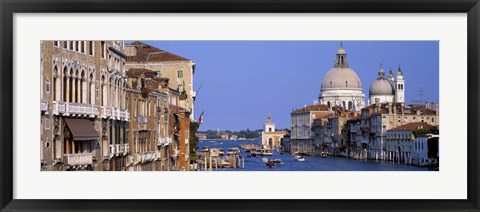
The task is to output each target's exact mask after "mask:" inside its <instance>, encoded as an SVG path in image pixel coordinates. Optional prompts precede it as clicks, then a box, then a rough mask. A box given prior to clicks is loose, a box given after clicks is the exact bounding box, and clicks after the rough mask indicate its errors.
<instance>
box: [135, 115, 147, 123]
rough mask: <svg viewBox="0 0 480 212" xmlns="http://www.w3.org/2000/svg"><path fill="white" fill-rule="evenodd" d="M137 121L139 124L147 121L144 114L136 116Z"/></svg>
mask: <svg viewBox="0 0 480 212" xmlns="http://www.w3.org/2000/svg"><path fill="white" fill-rule="evenodd" d="M137 122H138V123H139V124H146V123H147V117H146V116H138V117H137Z"/></svg>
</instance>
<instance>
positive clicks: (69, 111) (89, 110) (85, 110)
mask: <svg viewBox="0 0 480 212" xmlns="http://www.w3.org/2000/svg"><path fill="white" fill-rule="evenodd" d="M53 114H55V115H59V114H63V115H65V116H90V117H98V116H99V115H100V113H99V107H98V106H96V105H91V104H84V103H73V102H61V101H57V102H53Z"/></svg>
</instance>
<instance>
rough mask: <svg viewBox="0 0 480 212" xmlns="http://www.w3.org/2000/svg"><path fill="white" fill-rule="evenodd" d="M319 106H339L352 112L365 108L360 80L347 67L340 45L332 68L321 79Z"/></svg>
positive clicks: (344, 52)
mask: <svg viewBox="0 0 480 212" xmlns="http://www.w3.org/2000/svg"><path fill="white" fill-rule="evenodd" d="M319 100H320V104H325V105H327V106H328V107H329V108H332V107H333V106H341V107H343V108H345V109H348V110H352V111H359V110H360V109H361V108H363V107H364V106H365V94H364V93H363V90H362V82H361V81H360V78H359V77H358V75H357V74H356V73H355V71H354V70H352V69H351V68H350V67H349V64H348V59H347V52H346V51H345V49H344V48H343V45H342V44H341V45H340V49H338V51H337V57H336V60H335V64H334V66H333V68H332V69H331V70H330V71H329V72H327V74H326V75H325V77H324V78H323V81H322V85H321V89H320V96H319Z"/></svg>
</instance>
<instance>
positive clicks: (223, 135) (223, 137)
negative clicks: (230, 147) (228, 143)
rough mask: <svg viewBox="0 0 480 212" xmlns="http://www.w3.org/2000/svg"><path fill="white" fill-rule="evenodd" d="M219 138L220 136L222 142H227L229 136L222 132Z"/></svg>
mask: <svg viewBox="0 0 480 212" xmlns="http://www.w3.org/2000/svg"><path fill="white" fill-rule="evenodd" d="M220 136H221V138H222V140H228V138H229V137H230V134H228V133H226V132H222V133H220Z"/></svg>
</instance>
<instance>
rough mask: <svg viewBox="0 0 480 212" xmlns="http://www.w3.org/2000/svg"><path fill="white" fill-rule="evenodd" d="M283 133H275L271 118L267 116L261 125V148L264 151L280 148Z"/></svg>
mask: <svg viewBox="0 0 480 212" xmlns="http://www.w3.org/2000/svg"><path fill="white" fill-rule="evenodd" d="M286 134H287V132H285V131H276V130H275V123H273V122H272V116H271V115H270V114H268V116H267V122H265V124H264V125H263V131H262V146H263V148H265V149H274V148H279V147H280V146H281V141H282V139H283V136H284V135H286Z"/></svg>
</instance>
